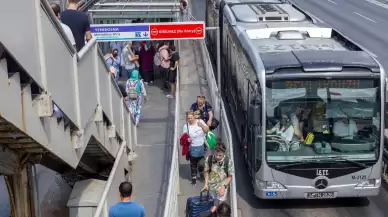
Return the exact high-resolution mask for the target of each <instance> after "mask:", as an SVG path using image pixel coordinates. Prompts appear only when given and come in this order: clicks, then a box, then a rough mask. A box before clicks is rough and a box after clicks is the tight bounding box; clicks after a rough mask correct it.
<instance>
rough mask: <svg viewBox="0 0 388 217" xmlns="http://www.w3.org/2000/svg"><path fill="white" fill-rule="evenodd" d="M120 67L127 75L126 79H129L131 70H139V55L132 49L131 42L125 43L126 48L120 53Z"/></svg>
mask: <svg viewBox="0 0 388 217" xmlns="http://www.w3.org/2000/svg"><path fill="white" fill-rule="evenodd" d="M121 61H122V66H123V67H124V69H125V71H126V72H127V74H128V79H129V78H131V73H132V71H133V70H135V69H136V70H138V69H139V55H137V53H136V52H135V51H134V50H133V48H132V41H127V44H126V46H125V47H124V48H123V50H122V52H121Z"/></svg>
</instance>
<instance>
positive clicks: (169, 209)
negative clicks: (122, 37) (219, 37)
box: [164, 10, 238, 217]
mask: <svg viewBox="0 0 388 217" xmlns="http://www.w3.org/2000/svg"><path fill="white" fill-rule="evenodd" d="M185 15H186V16H184V17H185V18H184V19H186V20H195V18H194V17H193V16H192V15H191V13H190V10H188V12H187V13H186V14H185ZM193 43H198V45H199V47H200V52H201V54H202V58H203V64H204V68H205V72H206V80H207V82H208V83H207V84H208V88H209V92H210V94H211V101H212V102H218V101H219V95H220V94H219V93H218V88H217V84H216V79H215V76H214V71H213V66H212V62H211V59H210V56H209V53H208V50H207V48H206V44H205V41H204V40H196V41H193ZM177 96H179V73H178V78H177ZM221 101H222V100H221ZM175 106H176V107H175V117H176V119H175V132H174V146H173V156H172V161H171V170H170V177H169V185H168V190H167V198H166V205H165V210H164V217H178V216H182V215H183V213H179V211H178V203H179V201H178V195H179V194H180V188H179V160H178V158H179V146H178V136H179V135H178V132H179V129H178V127H179V126H180V125H179V120H178V117H179V115H180V113H179V100H177V102H176V105H175ZM219 114H220V122H221V123H220V125H219V127H218V133H217V134H218V135H217V136H218V137H219V138H221V139H222V141H223V142H224V143H225V145H226V146H227V147H228V152H229V156H230V158H231V159H232V160H233V165H234V153H233V143H232V142H233V139H232V133H231V130H230V126H229V120H228V116H227V113H226V110H225V107H224V104H223V102H221V108H220V112H219ZM229 194H230V195H229V196H230V205H231V207H232V211H233V212H232V217H238V210H237V195H236V179H235V176H233V180H232V183H231V188H230V192H229Z"/></svg>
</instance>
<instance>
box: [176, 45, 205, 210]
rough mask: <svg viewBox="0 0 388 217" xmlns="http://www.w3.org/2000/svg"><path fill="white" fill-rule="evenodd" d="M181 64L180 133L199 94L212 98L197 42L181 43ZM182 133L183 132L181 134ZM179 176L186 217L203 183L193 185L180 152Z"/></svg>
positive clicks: (180, 200) (181, 203) (181, 200)
mask: <svg viewBox="0 0 388 217" xmlns="http://www.w3.org/2000/svg"><path fill="white" fill-rule="evenodd" d="M181 51H182V52H183V53H182V54H181V64H180V70H181V71H180V79H181V80H180V84H181V87H180V91H181V93H180V98H179V100H180V105H181V107H180V113H181V115H180V120H179V121H180V125H182V127H181V128H179V129H180V131H182V128H183V124H184V123H185V122H186V114H185V113H186V111H188V110H189V108H190V106H191V104H192V103H193V102H194V101H195V100H196V97H197V96H198V95H199V94H203V95H205V96H206V97H207V98H208V99H209V98H210V95H209V90H208V88H207V83H206V77H205V71H204V67H203V63H202V56H201V54H200V50H199V47H198V45H197V44H196V42H195V41H192V40H191V41H182V42H181ZM180 133H181V132H180ZM179 154H180V156H179V162H180V167H179V175H180V190H181V195H180V196H179V200H178V201H179V204H178V205H179V216H180V217H184V216H185V208H186V200H187V198H188V197H191V196H195V195H199V193H200V191H201V189H202V187H203V183H201V182H198V183H197V185H196V186H192V185H191V175H190V168H189V162H188V161H186V158H185V157H184V156H181V150H179Z"/></svg>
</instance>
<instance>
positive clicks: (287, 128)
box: [267, 113, 295, 143]
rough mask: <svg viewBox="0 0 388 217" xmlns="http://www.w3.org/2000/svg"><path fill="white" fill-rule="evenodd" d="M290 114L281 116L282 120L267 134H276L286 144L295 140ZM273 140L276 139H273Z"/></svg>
mask: <svg viewBox="0 0 388 217" xmlns="http://www.w3.org/2000/svg"><path fill="white" fill-rule="evenodd" d="M290 117H291V114H286V113H283V114H282V119H281V120H280V121H279V122H278V123H277V124H276V125H275V126H274V127H273V128H272V129H271V130H267V134H276V135H278V136H280V137H282V138H283V139H284V140H285V141H286V142H287V143H289V142H291V140H292V139H294V138H295V130H294V127H293V125H292V122H291V118H290ZM274 139H275V140H276V139H277V138H274Z"/></svg>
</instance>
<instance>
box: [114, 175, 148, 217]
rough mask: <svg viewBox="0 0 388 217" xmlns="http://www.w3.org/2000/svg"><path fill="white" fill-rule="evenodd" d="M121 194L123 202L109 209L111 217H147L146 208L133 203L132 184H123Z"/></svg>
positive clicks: (120, 188) (120, 189)
mask: <svg viewBox="0 0 388 217" xmlns="http://www.w3.org/2000/svg"><path fill="white" fill-rule="evenodd" d="M119 192H120V200H121V201H120V202H118V203H116V204H115V205H113V206H112V207H111V208H110V209H109V217H129V216H130V217H145V209H144V206H143V205H141V204H140V203H137V202H133V201H131V197H132V193H133V187H132V184H131V183H130V182H122V183H121V184H120V186H119Z"/></svg>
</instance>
